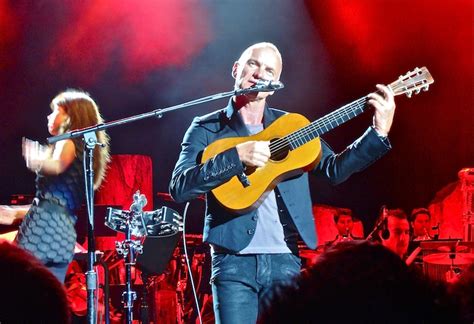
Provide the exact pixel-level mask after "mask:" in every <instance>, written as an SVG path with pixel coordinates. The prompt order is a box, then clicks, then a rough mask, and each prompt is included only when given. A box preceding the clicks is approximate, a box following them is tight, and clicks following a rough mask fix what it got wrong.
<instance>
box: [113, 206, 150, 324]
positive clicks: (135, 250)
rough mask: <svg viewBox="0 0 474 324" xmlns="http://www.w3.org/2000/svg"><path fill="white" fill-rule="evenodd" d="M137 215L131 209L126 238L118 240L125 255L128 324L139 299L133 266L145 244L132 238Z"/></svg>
mask: <svg viewBox="0 0 474 324" xmlns="http://www.w3.org/2000/svg"><path fill="white" fill-rule="evenodd" d="M134 217H135V212H133V211H131V212H130V215H129V217H127V221H126V228H125V240H124V241H121V242H116V243H115V245H116V249H117V253H118V254H120V255H123V258H124V261H125V276H126V277H125V278H126V286H125V291H124V292H123V293H122V303H123V306H124V308H125V310H126V313H127V320H126V323H127V324H132V321H133V302H134V301H135V300H136V299H137V293H136V292H135V291H133V290H132V266H135V263H136V256H137V254H141V253H143V245H142V244H141V242H140V241H139V240H132V229H131V226H130V224H131V223H132V221H133V218H134Z"/></svg>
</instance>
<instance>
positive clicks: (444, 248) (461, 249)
mask: <svg viewBox="0 0 474 324" xmlns="http://www.w3.org/2000/svg"><path fill="white" fill-rule="evenodd" d="M468 249H469V248H468V247H467V246H465V245H458V246H456V251H453V250H451V248H450V247H449V246H447V245H443V246H440V247H439V248H438V249H437V250H438V251H440V252H465V251H467V250H468Z"/></svg>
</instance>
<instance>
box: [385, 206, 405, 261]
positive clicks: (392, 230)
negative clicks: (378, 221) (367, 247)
mask: <svg viewBox="0 0 474 324" xmlns="http://www.w3.org/2000/svg"><path fill="white" fill-rule="evenodd" d="M381 217H385V219H384V220H383V222H384V223H383V225H382V228H381V229H380V230H379V237H380V241H381V242H382V245H383V246H385V247H386V248H387V249H389V250H390V251H392V252H394V253H395V254H397V255H398V256H399V257H400V258H401V259H404V258H405V257H406V254H407V251H408V244H409V242H410V224H409V223H408V217H407V214H406V213H405V212H404V211H403V210H402V209H387V210H386V212H385V213H384V214H383V215H381Z"/></svg>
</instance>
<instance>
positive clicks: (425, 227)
mask: <svg viewBox="0 0 474 324" xmlns="http://www.w3.org/2000/svg"><path fill="white" fill-rule="evenodd" d="M411 225H412V226H413V235H414V236H423V235H425V234H427V233H429V228H430V217H429V216H428V215H427V214H418V215H416V218H415V220H414V221H413V222H412V223H411Z"/></svg>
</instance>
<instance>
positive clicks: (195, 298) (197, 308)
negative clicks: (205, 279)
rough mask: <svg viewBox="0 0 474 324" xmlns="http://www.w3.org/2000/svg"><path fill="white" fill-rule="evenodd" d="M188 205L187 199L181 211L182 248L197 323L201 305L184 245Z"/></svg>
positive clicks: (200, 321) (200, 319)
mask: <svg viewBox="0 0 474 324" xmlns="http://www.w3.org/2000/svg"><path fill="white" fill-rule="evenodd" d="M189 205H190V202H189V201H188V202H187V203H186V206H185V207H184V212H183V248H184V258H185V259H186V266H187V268H188V274H189V279H190V281H191V288H192V291H193V296H194V303H195V304H196V312H197V315H198V318H199V323H200V324H202V318H201V307H200V306H199V301H198V296H197V292H196V286H195V285H194V279H193V272H192V270H191V266H190V264H189V255H188V249H187V247H186V214H187V213H188V207H189Z"/></svg>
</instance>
